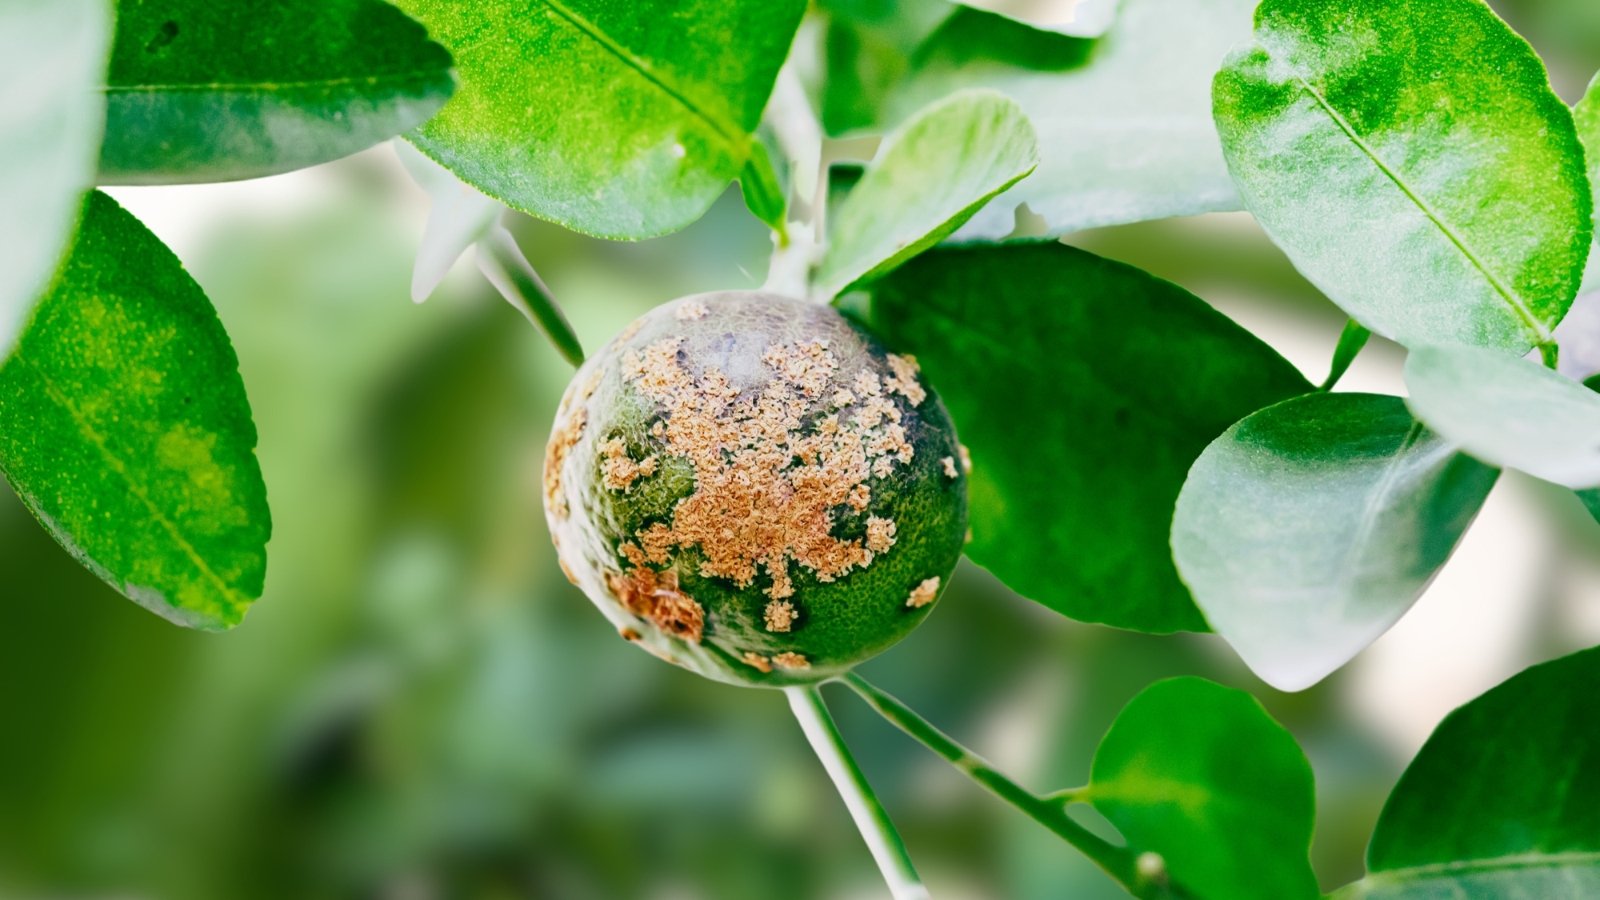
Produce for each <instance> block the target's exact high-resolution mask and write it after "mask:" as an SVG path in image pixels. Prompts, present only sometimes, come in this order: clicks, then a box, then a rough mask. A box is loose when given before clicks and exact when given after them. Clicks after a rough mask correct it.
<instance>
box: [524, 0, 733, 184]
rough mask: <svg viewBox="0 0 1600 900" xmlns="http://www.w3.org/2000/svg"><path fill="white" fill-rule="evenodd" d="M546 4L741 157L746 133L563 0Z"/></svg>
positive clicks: (548, 0) (545, 0)
mask: <svg viewBox="0 0 1600 900" xmlns="http://www.w3.org/2000/svg"><path fill="white" fill-rule="evenodd" d="M542 2H543V3H544V4H545V5H546V6H548V7H550V10H551V11H552V12H554V13H555V14H556V15H558V16H560V17H561V18H562V19H565V20H566V22H567V24H569V25H571V26H572V27H573V28H575V29H577V30H578V31H580V32H582V33H583V34H584V35H585V36H587V37H588V38H589V39H591V40H593V41H594V42H595V43H596V44H598V45H599V46H600V47H601V48H602V49H604V50H605V51H606V52H608V53H610V54H611V55H612V56H615V57H616V58H617V59H618V60H619V61H621V62H622V63H623V64H624V65H626V66H627V67H628V68H630V69H632V70H634V71H635V72H637V73H638V74H639V77H641V78H643V79H644V80H645V81H648V82H649V83H651V84H652V85H655V87H656V89H657V90H659V91H661V92H662V93H664V94H666V95H667V96H668V97H671V98H672V99H673V100H675V101H676V102H677V103H678V105H680V106H682V107H683V108H684V109H686V110H688V111H689V112H690V113H691V114H693V115H694V116H695V117H696V118H698V119H700V120H701V121H702V122H704V123H706V125H708V126H710V128H711V130H712V131H713V132H714V133H715V134H716V135H717V137H719V138H721V139H722V140H723V141H724V142H725V143H726V144H727V145H728V147H729V148H730V149H732V150H734V151H735V153H734V155H735V156H739V154H738V153H737V150H738V148H739V147H740V146H741V144H742V143H743V138H744V134H743V133H742V132H740V131H737V130H736V129H734V128H733V127H731V126H730V125H729V123H727V122H725V121H723V120H722V119H721V118H720V117H718V116H713V115H712V114H711V113H709V112H707V111H705V110H704V109H701V108H700V106H699V105H698V104H697V103H695V102H694V100H692V99H691V98H690V96H689V92H688V91H686V90H684V89H683V88H681V87H679V86H678V85H676V84H674V83H673V82H672V80H671V79H669V78H668V77H667V76H665V75H662V74H660V73H658V72H656V71H654V70H653V69H652V68H651V66H650V63H649V61H647V60H645V59H644V58H642V57H640V56H638V55H637V54H635V53H634V52H633V51H632V50H629V49H628V48H627V47H624V46H623V45H622V44H621V43H619V42H618V41H617V40H616V39H614V38H612V37H611V36H610V35H608V34H606V33H605V32H604V31H602V30H601V29H600V27H599V26H597V25H595V24H594V23H593V22H590V21H589V20H588V19H586V18H584V17H583V16H582V15H581V14H579V13H578V12H577V11H576V10H574V9H572V8H571V7H569V6H567V4H566V3H564V2H562V0H542Z"/></svg>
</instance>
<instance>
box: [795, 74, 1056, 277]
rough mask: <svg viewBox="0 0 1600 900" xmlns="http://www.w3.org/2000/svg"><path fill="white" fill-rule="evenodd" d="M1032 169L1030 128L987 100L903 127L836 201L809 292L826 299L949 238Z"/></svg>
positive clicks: (973, 97)
mask: <svg viewBox="0 0 1600 900" xmlns="http://www.w3.org/2000/svg"><path fill="white" fill-rule="evenodd" d="M1038 163H1039V155H1038V146H1037V145H1036V143H1035V142H1034V133H1033V128H1032V126H1030V125H1029V124H1028V118H1027V116H1024V115H1023V114H1022V110H1021V108H1020V107H1018V106H1017V104H1015V103H1013V102H1012V101H1010V100H1008V99H1006V98H1005V97H1004V96H1002V95H1000V94H997V93H994V92H993V91H963V92H961V93H959V94H955V95H954V96H951V97H949V98H947V99H945V100H942V101H940V102H938V103H936V104H934V105H933V106H930V107H929V108H928V109H925V110H923V111H922V112H921V113H920V114H919V115H917V116H916V117H915V118H913V119H911V120H910V121H908V122H906V123H905V124H904V125H903V126H901V127H900V129H899V130H897V131H896V132H895V133H894V134H892V135H890V136H889V138H888V139H887V140H886V141H885V142H884V145H883V147H882V148H881V149H880V150H879V151H878V155H877V157H876V158H875V159H873V161H872V164H871V165H870V166H868V167H867V171H866V173H865V174H864V175H862V177H861V180H860V181H859V182H857V183H856V186H855V188H854V190H852V191H851V192H850V194H849V195H848V196H847V197H846V198H845V201H844V203H842V204H841V205H840V207H839V211H838V214H837V215H836V216H835V218H834V225H833V229H832V234H831V235H830V237H829V244H828V249H827V252H826V254H825V255H824V256H823V258H822V265H821V267H820V269H819V270H818V272H817V276H816V286H817V290H818V292H819V293H821V294H822V295H823V296H826V297H831V296H833V295H834V294H837V293H839V292H840V291H842V290H844V289H845V288H847V287H849V286H850V285H852V284H855V283H857V282H859V281H864V280H867V279H870V278H874V277H877V276H879V275H882V274H883V273H885V272H888V271H889V270H891V269H893V268H894V267H896V266H898V265H900V264H901V263H903V262H905V261H906V260H907V259H910V258H911V257H913V256H916V255H917V254H918V253H921V252H922V251H924V250H926V249H928V248H929V247H932V246H933V245H934V244H937V243H938V242H939V241H940V240H942V239H943V238H945V237H946V236H948V235H949V234H950V233H951V232H953V231H955V230H956V229H957V228H959V227H960V226H961V224H962V223H964V222H966V221H967V220H968V219H970V218H971V217H972V215H973V214H974V213H976V212H977V211H978V210H979V209H981V208H982V207H983V205H984V204H985V203H987V202H989V200H990V199H991V198H992V197H994V196H995V195H996V194H998V193H1000V192H1001V191H1003V190H1005V189H1006V188H1008V187H1010V186H1011V185H1013V184H1015V183H1016V182H1017V181H1018V180H1019V179H1021V178H1023V177H1025V176H1026V175H1027V174H1028V173H1029V172H1032V171H1033V168H1034V166H1036V165H1038Z"/></svg>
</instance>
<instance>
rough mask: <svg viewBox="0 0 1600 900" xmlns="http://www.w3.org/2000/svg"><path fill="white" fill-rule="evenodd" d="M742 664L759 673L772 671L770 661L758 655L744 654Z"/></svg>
mask: <svg viewBox="0 0 1600 900" xmlns="http://www.w3.org/2000/svg"><path fill="white" fill-rule="evenodd" d="M744 664H745V665H747V666H749V667H750V668H752V669H755V670H757V671H759V672H771V671H772V660H770V659H767V658H766V657H765V656H762V655H761V654H759V653H753V652H746V653H745V655H744Z"/></svg>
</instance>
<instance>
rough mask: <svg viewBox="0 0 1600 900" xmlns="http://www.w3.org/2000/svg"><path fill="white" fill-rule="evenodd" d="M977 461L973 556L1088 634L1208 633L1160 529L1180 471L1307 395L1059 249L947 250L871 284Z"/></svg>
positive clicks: (1209, 332)
mask: <svg viewBox="0 0 1600 900" xmlns="http://www.w3.org/2000/svg"><path fill="white" fill-rule="evenodd" d="M871 321H872V324H873V326H874V327H875V328H876V330H877V331H878V332H879V333H880V334H882V335H883V336H884V338H885V339H886V340H887V341H888V342H889V343H890V344H891V345H893V346H896V347H898V348H901V349H903V350H905V351H907V352H911V353H914V354H916V357H917V359H918V360H919V361H920V363H921V365H922V367H923V371H924V372H925V373H926V375H927V378H928V380H929V382H930V383H931V384H934V385H936V386H937V387H938V391H939V395H940V396H941V397H942V398H943V399H944V402H945V404H946V405H947V406H948V407H949V408H950V413H951V416H952V418H953V419H954V420H955V422H956V426H957V428H958V429H959V430H960V435H961V440H962V441H963V442H964V443H965V444H966V445H967V446H968V448H969V449H970V452H971V456H972V465H973V469H972V476H971V477H972V481H971V484H970V485H969V488H968V493H969V496H970V504H971V505H970V509H971V512H970V516H971V522H972V543H971V544H969V545H968V547H967V553H968V555H969V556H971V557H972V559H973V560H974V561H976V562H977V563H979V564H980V565H982V566H984V567H986V568H988V569H989V570H990V571H992V572H994V573H995V574H996V575H997V576H999V577H1000V579H1001V580H1003V581H1004V582H1005V583H1006V584H1008V585H1010V586H1011V588H1012V589H1014V590H1016V591H1017V592H1019V593H1021V594H1023V595H1024V596H1027V597H1031V598H1032V599H1034V600H1037V601H1039V602H1040V603H1043V604H1044V605H1046V606H1048V607H1050V608H1052V609H1054V610H1056V611H1058V612H1060V613H1063V614H1064V615H1067V616H1070V617H1072V618H1074V619H1079V620H1082V621H1087V622H1103V623H1106V624H1108V625H1114V626H1117V627H1119V628H1131V629H1136V630H1139V631H1150V632H1171V631H1183V630H1188V631H1200V630H1204V629H1205V627H1206V625H1205V622H1204V620H1203V619H1202V618H1201V617H1200V613H1199V611H1198V610H1196V609H1195V606H1194V604H1193V602H1192V601H1190V599H1189V595H1188V592H1186V591H1185V590H1184V588H1183V585H1182V584H1180V583H1179V582H1178V577H1177V573H1176V572H1175V571H1174V570H1173V567H1172V560H1171V555H1170V553H1169V551H1168V549H1167V523H1168V522H1170V520H1171V516H1172V504H1173V502H1174V501H1175V500H1176V499H1177V496H1178V489H1179V488H1180V487H1181V486H1182V484H1183V477H1184V473H1186V472H1187V471H1188V470H1189V465H1190V463H1192V462H1193V461H1194V459H1195V457H1197V456H1199V455H1200V452H1201V451H1202V450H1204V449H1205V446H1206V444H1208V443H1210V441H1211V439H1212V438H1214V437H1216V436H1217V435H1218V434H1221V433H1222V432H1223V430H1224V429H1226V428H1227V427H1228V426H1229V425H1231V424H1233V423H1234V422H1236V421H1238V419H1239V418H1240V417H1242V416H1244V415H1246V414H1248V413H1250V412H1251V411H1253V410H1256V409H1259V408H1260V407H1262V406H1266V405H1267V404H1270V403H1275V402H1277V401H1279V400H1282V399H1284V398H1285V397H1289V396H1292V395H1294V394H1298V393H1303V392H1305V391H1309V390H1310V389H1311V385H1309V384H1307V383H1306V381H1305V379H1304V378H1302V377H1301V376H1300V375H1299V373H1297V372H1296V371H1295V370H1294V368H1293V367H1292V366H1290V365H1289V364H1288V363H1287V362H1285V361H1284V360H1283V358H1282V357H1280V356H1278V355H1277V353H1275V352H1273V350H1272V349H1271V348H1270V347H1268V346H1266V345H1265V344H1263V343H1261V342H1260V341H1258V340H1256V339H1255V338H1254V337H1252V336H1251V335H1250V334H1249V333H1248V332H1246V331H1245V330H1244V329H1242V328H1240V327H1239V326H1237V325H1235V324H1234V323H1233V322H1231V321H1229V320H1228V319H1227V318H1226V317H1224V316H1222V315H1221V314H1219V313H1217V312H1216V311H1215V310H1213V309H1211V307H1209V306H1207V305H1206V304H1205V303H1204V302H1202V301H1201V300H1200V299H1199V298H1197V297H1195V296H1194V295H1192V294H1190V293H1189V292H1187V291H1185V290H1183V289H1182V288H1179V287H1177V286H1176V285H1173V284H1169V283H1168V282H1165V281H1161V280H1160V279H1157V278H1154V277H1152V276H1150V275H1148V274H1146V273H1145V272H1141V271H1139V270H1138V269H1135V268H1132V267H1131V266H1126V265H1123V264H1121V263H1116V262H1112V261H1110V260H1106V259H1101V258H1100V257H1097V256H1095V255H1093V254H1090V253H1086V252H1084V251H1082V250H1077V249H1074V248H1072V247H1067V246H1064V245H1061V244H1054V243H1051V244H1026V243H1013V244H1006V245H1001V246H975V247H970V248H941V249H936V250H934V251H932V252H930V253H927V254H925V255H923V256H921V257H919V258H917V259H916V260H913V261H912V262H910V263H908V264H907V265H905V266H904V267H902V268H900V269H899V270H897V271H895V272H894V273H892V274H890V275H889V276H888V277H887V278H885V279H884V280H883V281H881V282H879V283H877V284H876V285H875V287H874V288H873V297H872V306H871Z"/></svg>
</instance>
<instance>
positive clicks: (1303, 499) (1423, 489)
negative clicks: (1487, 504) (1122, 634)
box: [1172, 393, 1496, 691]
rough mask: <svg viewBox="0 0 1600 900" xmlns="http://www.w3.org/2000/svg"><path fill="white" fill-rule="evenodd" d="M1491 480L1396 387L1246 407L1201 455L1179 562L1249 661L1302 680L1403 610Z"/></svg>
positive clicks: (1180, 523)
mask: <svg viewBox="0 0 1600 900" xmlns="http://www.w3.org/2000/svg"><path fill="white" fill-rule="evenodd" d="M1495 476H1496V472H1495V470H1493V469H1490V468H1488V467H1485V466H1483V465H1480V464H1479V463H1477V462H1474V461H1473V460H1471V459H1469V458H1467V457H1465V456H1462V455H1461V454H1459V453H1457V452H1456V451H1455V448H1454V447H1452V446H1451V445H1449V444H1447V443H1445V442H1444V441H1443V440H1441V439H1440V438H1439V437H1437V436H1435V435H1432V434H1430V433H1428V431H1427V430H1426V429H1424V428H1423V427H1422V424H1421V423H1419V422H1416V421H1414V420H1413V419H1412V418H1411V415H1410V414H1409V413H1408V412H1407V411H1406V407H1405V403H1404V401H1402V400H1401V399H1400V398H1398V397H1383V396H1377V395H1373V394H1327V393H1317V394H1310V395H1307V396H1304V397H1297V398H1295V399H1293V400H1289V401H1286V402H1284V403H1280V404H1278V405H1276V406H1273V407H1269V408H1267V409H1264V410H1262V411H1260V412H1258V413H1255V414H1254V415H1251V416H1249V417H1247V418H1245V419H1244V420H1243V421H1241V422H1240V423H1239V424H1237V425H1235V426H1234V427H1232V428H1230V429H1229V430H1228V432H1227V433H1226V434H1224V435H1223V436H1222V437H1220V438H1218V439H1217V440H1216V441H1215V442H1214V443H1212V445H1211V446H1210V447H1208V448H1206V451H1205V453H1203V454H1202V455H1201V456H1200V458H1199V460H1198V461H1196V462H1195V464H1194V468H1193V469H1192V470H1191V471H1190V472H1189V478H1188V481H1187V482H1185V484H1184V486H1183V493H1182V494H1181V495H1180V496H1179V497H1178V505H1177V512H1176V515H1175V517H1174V519H1173V523H1172V554H1173V559H1174V560H1175V561H1176V562H1177V564H1178V571H1179V572H1180V573H1182V575H1183V580H1184V582H1185V583H1187V584H1188V585H1189V588H1190V590H1192V591H1193V592H1194V598H1195V602H1196V603H1198V604H1199V605H1200V609H1201V610H1202V611H1203V612H1204V613H1205V616H1206V620H1207V621H1209V622H1210V623H1211V627H1212V628H1214V629H1216V631H1217V633H1218V634H1220V635H1221V636H1222V637H1223V638H1224V639H1226V640H1227V641H1228V643H1229V644H1231V645H1232V646H1233V649H1234V650H1235V651H1236V652H1237V653H1238V654H1239V656H1240V658H1242V659H1243V660H1244V662H1245V664H1246V665H1248V666H1249V667H1250V668H1251V670H1252V671H1254V672H1255V673H1256V674H1257V675H1259V676H1260V677H1261V678H1262V680H1264V681H1266V682H1267V683H1268V684H1271V685H1272V686H1273V687H1276V688H1278V689H1280V690H1286V691H1297V690H1301V689H1303V688H1306V687H1309V686H1311V685H1313V684H1315V683H1316V682H1318V681H1320V680H1321V679H1322V678H1324V677H1326V676H1327V675H1328V674H1329V673H1330V672H1332V671H1333V670H1335V669H1337V668H1339V667H1340V666H1342V665H1344V664H1345V663H1346V662H1348V661H1349V660H1350V658H1351V657H1353V656H1355V655H1356V654H1357V653H1359V652H1360V651H1361V650H1362V649H1363V648H1365V647H1366V646H1367V645H1368V644H1370V643H1372V641H1374V640H1375V639H1377V637H1378V636H1379V635H1381V634H1383V633H1384V632H1385V631H1387V630H1388V629H1389V627H1390V626H1391V625H1393V624H1394V623H1395V622H1396V621H1397V620H1399V618H1400V617H1401V616H1402V615H1404V614H1405V612H1406V610H1407V609H1409V608H1410V607H1411V604H1412V603H1414V602H1415V601H1416V599H1417V597H1418V596H1419V595H1420V594H1421V593H1422V590H1423V589H1424V588H1425V587H1427V585H1428V582H1429V581H1430V580H1431V579H1432V578H1433V576H1434V574H1435V573H1436V572H1438V570H1439V567H1440V566H1442V565H1444V562H1445V560H1446V559H1448V558H1449V556H1450V553H1451V551H1452V550H1454V549H1455V546H1456V543H1457V542H1458V541H1459V540H1460V538H1461V535H1462V534H1463V533H1465V531H1466V528H1467V526H1468V524H1470V523H1471V521H1472V519H1473V517H1474V516H1475V515H1477V512H1478V509H1479V508H1480V507H1481V506H1482V505H1483V501H1484V499H1485V498H1486V497H1487V496H1488V494H1489V488H1490V487H1491V486H1493V484H1494V481H1495Z"/></svg>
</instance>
